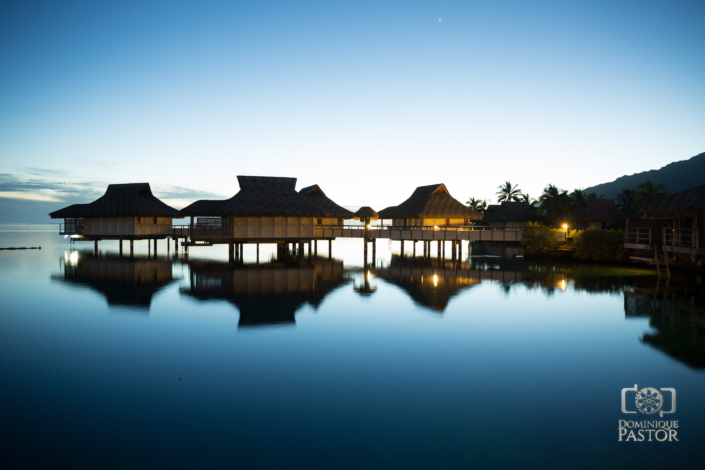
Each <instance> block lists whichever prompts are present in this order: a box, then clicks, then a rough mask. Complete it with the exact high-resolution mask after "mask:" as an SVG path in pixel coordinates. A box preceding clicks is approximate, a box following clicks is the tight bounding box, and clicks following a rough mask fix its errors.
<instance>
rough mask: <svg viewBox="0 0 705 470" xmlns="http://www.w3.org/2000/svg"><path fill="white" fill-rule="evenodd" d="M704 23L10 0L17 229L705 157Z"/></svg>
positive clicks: (1, 19)
mask: <svg viewBox="0 0 705 470" xmlns="http://www.w3.org/2000/svg"><path fill="white" fill-rule="evenodd" d="M703 24H705V2H703V1H692V2H687V1H676V0H670V1H648V0H640V1H620V0H611V1H599V0H595V1H589V2H588V1H585V2H576V1H562V2H558V1H544V0H536V1H532V2H526V1H516V2H513V1H457V2H456V1H425V2H424V1H411V0H405V1H400V2H383V1H370V2H366V1H362V0H356V1H351V2H346V1H342V0H340V1H335V2H330V1H322V2H305V1H300V2H288V1H284V2H268V1H254V2H245V1H242V2H237V1H226V2H213V1H193V2H177V1H149V0H146V1H145V0H143V1H139V2H130V1H119V2H117V1H113V2H104V1H97V0H93V1H86V2H70V1H60V2H56V1H44V2H41V1H22V2H20V1H8V0H0V223H3V222H5V223H6V222H46V223H49V222H51V219H49V217H48V216H47V215H46V214H47V213H48V212H49V211H50V210H56V209H58V208H60V207H64V206H66V205H68V204H72V203H78V202H88V201H90V200H93V199H95V198H96V197H98V196H100V195H101V194H102V193H103V192H104V191H105V188H106V187H107V185H108V184H110V183H129V182H149V183H150V184H151V186H152V190H153V192H154V193H155V194H156V195H157V196H158V197H160V198H162V199H163V200H164V201H165V202H167V203H168V204H171V205H173V206H174V207H177V208H180V207H184V206H185V205H187V204H189V203H191V202H193V201H194V200H197V199H203V198H208V199H214V198H215V199H217V198H228V197H231V196H232V195H234V194H235V193H236V192H237V191H238V185H237V179H236V176H237V175H261V176H289V177H296V178H298V182H297V188H301V187H304V186H308V185H311V184H319V185H320V186H321V187H322V189H323V190H324V191H325V192H326V194H327V195H328V196H329V197H331V198H332V199H333V200H335V201H336V202H338V203H339V204H341V205H344V206H346V207H352V208H354V207H359V206H363V205H370V206H372V207H374V208H375V209H378V210H379V209H382V208H384V207H387V206H389V205H396V204H399V203H400V202H402V201H403V200H405V199H406V198H407V197H408V196H409V195H410V194H411V193H412V191H413V190H414V188H416V187H417V186H420V185H427V184H434V183H445V184H446V186H447V187H448V189H449V191H450V193H451V195H453V196H454V197H456V198H457V199H459V200H460V201H462V202H465V201H466V200H467V199H468V198H469V197H475V198H481V199H485V198H487V199H490V200H495V199H496V195H495V193H496V191H497V186H499V185H500V184H502V183H503V182H504V181H507V180H509V181H511V182H512V183H514V184H518V185H519V188H520V189H521V190H522V191H524V192H526V193H528V194H529V195H530V196H532V197H537V196H539V195H540V193H541V191H542V189H543V188H544V187H545V186H546V185H547V184H549V183H550V184H555V185H557V186H558V187H560V188H564V189H568V190H572V189H575V188H584V187H588V186H592V185H594V184H599V183H604V182H607V181H612V180H614V179H615V178H617V177H619V176H622V175H624V174H632V173H636V172H640V171H645V170H649V169H654V168H660V167H662V166H664V165H666V164H668V163H671V162H673V161H679V160H685V159H688V158H690V157H692V156H694V155H697V154H699V153H702V152H703V151H705V113H703V109H705V80H704V79H703V77H705V47H703V45H704V44H705V28H703V27H702V25H703Z"/></svg>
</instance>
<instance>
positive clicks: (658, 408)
mask: <svg viewBox="0 0 705 470" xmlns="http://www.w3.org/2000/svg"><path fill="white" fill-rule="evenodd" d="M659 390H660V391H659ZM659 390H657V389H655V388H652V387H644V388H642V389H641V390H639V387H637V386H636V384H634V387H633V388H623V389H622V413H626V414H636V413H637V411H630V410H628V409H627V402H628V401H631V400H628V399H627V393H629V392H634V393H635V396H634V404H635V405H636V409H637V410H638V412H639V413H643V414H647V415H652V414H654V413H656V412H658V413H659V416H661V417H662V418H663V415H664V414H670V413H675V412H676V389H675V388H661V389H659ZM661 392H665V393H668V394H670V398H671V409H670V410H668V411H664V410H663V405H664V396H663V394H662V393H661Z"/></svg>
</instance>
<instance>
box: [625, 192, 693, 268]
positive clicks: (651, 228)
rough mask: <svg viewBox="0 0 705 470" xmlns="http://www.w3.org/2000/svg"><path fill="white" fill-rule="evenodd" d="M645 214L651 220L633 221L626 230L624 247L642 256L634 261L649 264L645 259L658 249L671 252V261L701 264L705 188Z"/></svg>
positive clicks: (658, 204)
mask: <svg viewBox="0 0 705 470" xmlns="http://www.w3.org/2000/svg"><path fill="white" fill-rule="evenodd" d="M644 212H645V213H646V216H647V217H648V219H640V220H630V221H629V222H628V224H627V229H626V231H625V240H624V247H625V248H628V249H632V250H638V251H637V253H639V256H633V257H632V259H635V260H639V261H648V260H649V258H648V257H644V256H645V255H648V254H649V253H650V256H653V255H654V249H657V250H659V251H660V250H662V251H664V252H666V253H671V254H670V255H669V257H671V258H672V259H677V258H679V257H681V259H683V260H685V261H686V262H694V263H697V264H701V263H702V259H700V260H699V259H698V255H705V236H703V233H705V185H703V186H696V187H694V188H690V189H686V190H685V191H680V192H678V193H676V194H673V195H671V196H669V197H667V198H665V199H663V200H661V201H659V202H655V203H653V204H650V205H648V206H646V207H645V208H644ZM660 256H661V257H662V256H663V255H660Z"/></svg>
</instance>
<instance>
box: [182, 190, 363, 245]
mask: <svg viewBox="0 0 705 470" xmlns="http://www.w3.org/2000/svg"><path fill="white" fill-rule="evenodd" d="M237 180H238V182H239V183H240V191H239V192H238V193H237V194H236V195H235V196H233V197H231V198H230V199H226V200H224V201H214V200H201V201H196V202H194V203H193V204H191V205H189V206H187V207H185V208H184V209H182V211H181V213H182V214H183V215H184V216H190V217H191V221H192V224H193V219H194V217H196V223H195V227H194V228H195V232H194V233H193V235H194V237H195V238H197V239H199V240H206V241H209V242H212V243H231V242H233V241H237V242H246V241H256V242H259V243H285V242H297V241H299V242H300V241H302V240H311V239H313V238H314V227H315V226H316V225H319V224H322V223H323V222H325V220H323V219H325V218H334V219H335V222H336V224H337V222H338V221H337V219H338V218H340V217H345V216H347V213H348V212H349V211H346V212H340V211H338V210H337V209H336V210H328V209H324V208H321V207H319V206H318V205H317V204H316V203H314V201H313V197H312V198H308V197H307V196H304V195H302V194H300V193H298V192H297V191H296V189H295V188H296V178H277V177H264V176H238V177H237ZM312 191H313V190H312ZM318 191H320V188H319V190H318ZM314 192H315V191H314ZM321 195H322V196H323V198H325V199H327V200H328V201H330V199H328V198H326V197H325V195H323V194H322V192H321V193H320V195H317V196H316V197H319V196H321ZM330 202H331V203H332V204H335V203H333V201H330ZM340 209H342V208H340ZM343 211H345V209H343ZM350 216H351V217H352V213H350Z"/></svg>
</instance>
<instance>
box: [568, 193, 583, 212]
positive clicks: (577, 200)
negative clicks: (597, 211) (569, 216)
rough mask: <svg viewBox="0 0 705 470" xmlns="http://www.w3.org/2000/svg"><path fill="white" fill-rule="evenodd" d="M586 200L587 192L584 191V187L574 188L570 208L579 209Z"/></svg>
mask: <svg viewBox="0 0 705 470" xmlns="http://www.w3.org/2000/svg"><path fill="white" fill-rule="evenodd" d="M583 200H585V193H584V192H583V190H582V189H574V190H573V192H572V193H570V208H571V209H572V210H575V209H577V208H578V207H579V206H580V204H581V203H582V202H583Z"/></svg>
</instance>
